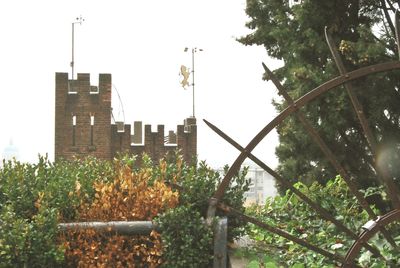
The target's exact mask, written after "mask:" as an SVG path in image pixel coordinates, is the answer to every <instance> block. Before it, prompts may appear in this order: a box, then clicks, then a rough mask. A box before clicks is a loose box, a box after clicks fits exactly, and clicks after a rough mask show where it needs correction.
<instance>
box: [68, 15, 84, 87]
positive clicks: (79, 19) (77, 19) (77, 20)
mask: <svg viewBox="0 0 400 268" xmlns="http://www.w3.org/2000/svg"><path fill="white" fill-rule="evenodd" d="M84 21H85V19H83V18H82V16H79V17H77V18H76V19H75V21H74V22H72V60H71V68H72V80H74V46H75V42H74V36H75V34H74V30H75V29H74V28H75V24H78V23H79V25H82V22H84Z"/></svg>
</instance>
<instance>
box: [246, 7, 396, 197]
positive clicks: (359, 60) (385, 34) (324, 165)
mask: <svg viewBox="0 0 400 268" xmlns="http://www.w3.org/2000/svg"><path fill="white" fill-rule="evenodd" d="M399 5H400V1H391V0H381V1H379V0H303V1H301V0H297V1H296V0H292V1H289V0H248V1H247V7H246V13H247V15H248V16H249V18H250V20H249V21H248V23H247V24H246V26H247V27H248V28H250V29H251V30H252V32H251V33H250V34H248V35H246V36H243V37H241V38H240V39H239V41H240V42H241V43H243V44H245V45H262V46H264V47H265V49H266V51H267V53H268V55H269V56H270V57H272V58H275V59H279V60H282V61H283V62H284V66H283V67H281V68H279V69H276V70H275V71H274V74H275V75H276V76H277V77H278V78H279V79H280V81H281V82H282V83H283V85H284V86H285V88H286V89H287V90H288V93H289V95H290V96H291V97H292V98H293V99H297V98H299V97H301V96H302V95H304V94H306V93H308V92H309V91H311V90H312V89H314V88H315V87H317V86H319V85H321V84H322V83H324V82H326V81H328V80H330V79H332V78H334V77H336V76H338V75H339V71H338V69H337V67H336V64H335V62H334V60H333V58H332V56H331V53H330V50H329V47H328V45H327V42H326V41H325V36H324V29H325V26H326V27H327V29H328V31H329V32H330V34H331V35H332V36H333V37H334V40H335V44H336V46H337V47H338V49H339V52H340V54H341V57H342V59H343V61H344V65H345V68H346V69H347V71H352V70H355V69H358V68H360V67H363V66H368V65H371V64H376V63H382V62H387V61H392V60H397V59H398V54H397V45H396V42H395V27H394V12H395V9H397V8H399ZM264 78H265V79H268V77H266V76H265V77H264ZM399 79H400V72H398V71H391V72H386V73H380V74H376V75H370V76H368V77H364V78H363V79H359V80H356V81H354V82H352V86H353V88H354V91H353V92H354V93H355V94H356V96H357V97H358V98H359V100H360V102H361V104H362V106H363V109H364V114H365V116H366V118H367V120H368V123H369V125H370V128H371V130H372V132H373V136H374V139H375V140H376V142H377V143H378V145H379V146H378V149H379V150H378V152H379V155H378V157H377V160H378V161H377V162H378V163H380V164H382V165H387V166H389V169H390V172H391V174H392V175H393V177H394V178H397V177H398V176H400V169H399V165H398V164H397V163H398V161H399V158H400V157H399V156H400V153H399V152H400V149H399V148H400V92H399V88H400V80H399ZM273 104H274V106H275V107H276V109H277V110H278V111H279V112H281V111H282V110H283V109H285V108H286V107H287V105H288V104H287V103H286V101H284V100H283V99H276V100H274V101H273ZM301 111H302V112H303V113H304V114H305V115H306V117H307V119H308V120H309V121H310V122H311V123H312V124H313V126H314V127H315V128H316V129H317V130H318V133H319V134H320V135H321V137H322V138H323V139H324V141H325V142H326V144H327V145H328V147H329V148H330V149H331V151H332V152H333V153H334V154H335V156H336V157H337V159H338V160H339V162H340V164H341V165H342V166H343V167H344V168H345V169H346V171H347V172H348V173H349V174H350V176H352V177H354V178H355V179H356V180H357V182H358V183H359V184H360V185H361V186H362V187H366V186H372V185H375V184H376V183H377V179H376V178H377V176H376V170H375V168H374V166H375V161H374V157H373V155H372V154H371V150H370V148H369V145H368V142H367V141H366V139H365V138H364V132H363V130H362V127H361V124H360V123H359V121H358V119H357V116H356V114H355V112H354V110H353V108H352V104H351V101H350V99H349V96H348V94H347V92H346V90H345V89H344V88H338V89H336V90H333V91H331V92H328V93H326V94H324V95H323V96H321V97H319V98H318V99H316V100H314V101H313V102H311V103H309V104H308V105H306V107H304V108H302V109H301ZM277 131H278V135H279V140H280V144H279V146H278V147H277V148H276V155H277V157H278V158H279V165H278V168H277V170H278V172H279V173H280V174H281V175H282V176H283V177H284V178H286V179H289V180H292V181H293V182H294V181H298V180H301V181H303V182H306V183H308V184H309V183H311V182H312V181H315V180H317V181H319V182H322V183H324V182H326V181H327V179H329V178H332V177H335V175H336V174H337V173H338V172H337V171H336V170H335V169H334V168H333V167H332V165H331V164H330V162H329V161H328V160H327V159H326V158H325V156H324V154H323V153H322V151H321V150H320V149H319V147H318V146H317V145H316V144H314V142H313V141H312V140H311V138H310V137H309V135H308V134H307V132H306V131H305V130H304V128H303V126H302V125H301V123H300V122H299V120H298V119H297V118H296V117H295V116H293V117H290V118H288V119H287V120H285V121H284V122H283V123H282V124H281V125H280V126H279V127H278V128H277ZM281 190H283V189H281Z"/></svg>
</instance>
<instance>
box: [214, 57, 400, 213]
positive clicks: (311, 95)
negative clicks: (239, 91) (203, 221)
mask: <svg viewBox="0 0 400 268" xmlns="http://www.w3.org/2000/svg"><path fill="white" fill-rule="evenodd" d="M393 69H400V62H399V61H394V62H387V63H381V64H376V65H372V66H368V67H364V68H360V69H357V70H355V71H352V72H350V73H347V74H346V75H344V76H338V77H336V78H334V79H332V80H330V81H327V82H326V83H324V84H322V85H320V86H318V87H316V88H315V89H313V90H312V91H310V92H308V93H307V94H305V95H303V96H302V97H301V98H299V99H298V100H296V101H295V106H296V107H297V108H301V107H303V106H304V105H306V104H307V103H308V102H310V101H312V100H313V99H315V98H316V97H318V96H320V95H321V94H323V93H325V92H327V91H328V90H330V89H333V88H336V87H338V86H340V85H342V84H344V83H345V82H347V81H351V80H354V79H357V78H360V77H363V76H365V75H367V74H372V73H379V72H384V71H390V70H393ZM294 111H295V107H294V105H293V106H289V107H287V108H286V109H285V110H283V111H282V112H281V113H280V114H279V115H278V116H277V117H275V118H274V119H273V120H272V121H271V122H270V123H268V125H266V126H265V127H264V128H263V129H262V130H261V131H260V132H259V133H258V134H257V135H256V136H255V137H254V138H253V139H252V140H251V141H250V143H249V144H248V145H247V146H246V147H245V150H244V152H242V153H241V154H240V155H239V156H238V157H237V158H236V160H235V161H234V163H233V164H232V166H231V167H230V168H229V169H228V172H227V173H226V174H225V177H224V178H223V180H222V182H221V183H220V185H219V187H218V188H217V190H216V192H215V193H214V196H213V197H212V198H211V199H210V200H213V199H216V200H220V199H221V198H222V196H223V195H224V193H225V189H226V188H227V187H228V186H229V183H230V180H231V179H232V178H233V177H234V176H235V174H237V172H238V171H239V169H240V166H241V165H242V164H243V161H244V160H245V159H246V154H247V152H251V151H253V149H254V148H255V147H256V146H257V145H258V144H259V143H260V142H261V140H262V139H264V137H265V136H266V135H267V134H268V133H269V132H271V131H272V130H273V129H274V128H275V127H276V126H278V125H279V124H280V123H281V122H282V121H283V120H284V119H285V118H286V117H288V116H289V115H291V114H292V113H293V112H294ZM212 210H214V211H215V206H214V209H213V207H212V204H211V205H210V206H209V212H210V213H207V214H208V215H209V216H213V215H214V214H215V213H214V214H213V213H212Z"/></svg>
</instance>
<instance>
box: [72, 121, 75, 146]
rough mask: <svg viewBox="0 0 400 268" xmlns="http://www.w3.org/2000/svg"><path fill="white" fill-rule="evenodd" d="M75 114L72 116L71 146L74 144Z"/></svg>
mask: <svg viewBox="0 0 400 268" xmlns="http://www.w3.org/2000/svg"><path fill="white" fill-rule="evenodd" d="M75 132H76V115H73V116H72V146H75V145H76V144H75Z"/></svg>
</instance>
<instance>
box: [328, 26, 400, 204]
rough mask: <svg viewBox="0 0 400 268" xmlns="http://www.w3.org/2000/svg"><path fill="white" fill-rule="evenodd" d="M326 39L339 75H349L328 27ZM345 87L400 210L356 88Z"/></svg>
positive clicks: (393, 185) (395, 188)
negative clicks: (380, 161) (381, 163)
mask: <svg viewBox="0 0 400 268" xmlns="http://www.w3.org/2000/svg"><path fill="white" fill-rule="evenodd" d="M325 37H326V41H327V43H328V46H329V49H330V51H331V53H332V56H333V59H334V60H335V63H336V66H337V67H338V70H339V73H340V74H341V75H346V73H347V71H346V68H345V66H344V64H343V61H342V58H341V57H340V54H339V51H338V50H337V49H336V46H335V45H334V42H333V39H332V37H331V35H330V34H329V33H328V30H327V27H325ZM344 86H345V88H346V91H347V94H348V95H349V97H350V100H351V103H352V104H353V108H354V111H355V112H356V115H357V118H358V120H359V121H360V124H361V127H362V129H363V131H364V135H365V138H366V139H367V141H368V144H369V145H370V148H371V152H372V155H373V162H374V163H373V164H374V167H375V170H376V172H377V173H378V176H379V177H380V178H381V180H383V182H384V184H385V186H386V189H387V192H388V195H389V198H390V200H391V201H392V204H393V207H395V208H400V199H399V195H400V193H399V190H398V188H397V186H396V184H395V183H394V181H393V180H392V178H391V177H390V175H389V171H388V170H387V168H386V167H385V166H383V167H380V166H378V165H377V161H376V155H377V144H376V140H375V138H374V137H373V135H372V131H371V128H370V127H369V124H368V121H367V118H366V117H365V113H364V110H363V107H362V105H361V103H360V101H359V99H358V97H357V95H356V93H355V92H354V88H353V86H352V84H351V83H345V84H344Z"/></svg>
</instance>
